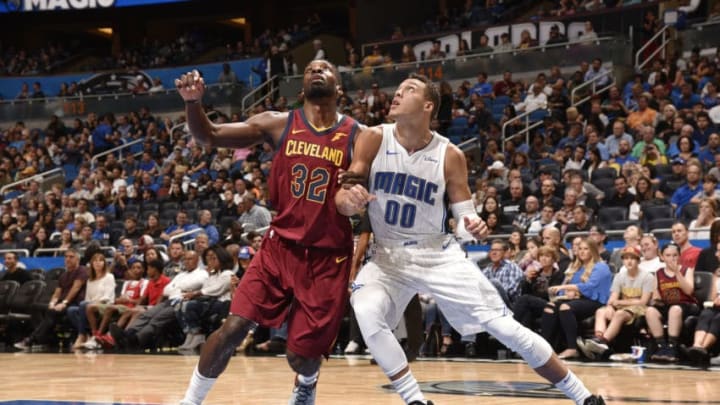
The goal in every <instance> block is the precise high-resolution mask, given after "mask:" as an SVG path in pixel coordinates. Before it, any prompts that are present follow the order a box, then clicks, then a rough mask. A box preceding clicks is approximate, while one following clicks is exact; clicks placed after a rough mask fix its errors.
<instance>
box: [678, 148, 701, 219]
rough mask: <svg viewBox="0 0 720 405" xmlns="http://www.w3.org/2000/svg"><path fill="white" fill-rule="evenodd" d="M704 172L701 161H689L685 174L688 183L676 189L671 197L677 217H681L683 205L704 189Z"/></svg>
mask: <svg viewBox="0 0 720 405" xmlns="http://www.w3.org/2000/svg"><path fill="white" fill-rule="evenodd" d="M702 173H703V171H702V166H701V165H700V163H699V162H697V161H691V162H690V163H688V165H687V171H686V175H685V179H686V183H685V184H683V185H682V186H680V187H679V188H678V189H677V190H675V192H674V193H673V195H672V198H671V199H670V204H671V205H672V207H673V209H674V210H675V217H676V218H679V217H680V213H681V212H682V209H683V207H684V206H685V205H687V204H688V203H689V202H690V200H691V199H692V198H693V197H694V196H695V195H696V194H697V193H698V192H700V191H701V190H702V184H700V179H701V178H702Z"/></svg>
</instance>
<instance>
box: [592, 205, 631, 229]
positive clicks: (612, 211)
mask: <svg viewBox="0 0 720 405" xmlns="http://www.w3.org/2000/svg"><path fill="white" fill-rule="evenodd" d="M627 213H628V210H627V208H625V207H602V208H600V209H599V210H598V222H599V223H600V224H601V225H603V226H605V227H606V228H608V227H609V226H610V225H611V224H612V223H613V222H615V221H624V220H626V219H627Z"/></svg>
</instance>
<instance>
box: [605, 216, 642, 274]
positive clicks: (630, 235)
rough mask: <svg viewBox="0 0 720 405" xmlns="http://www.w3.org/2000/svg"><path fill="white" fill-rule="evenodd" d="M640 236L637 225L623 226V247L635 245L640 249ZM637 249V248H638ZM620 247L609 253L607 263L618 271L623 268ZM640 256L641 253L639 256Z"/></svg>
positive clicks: (640, 232)
mask: <svg viewBox="0 0 720 405" xmlns="http://www.w3.org/2000/svg"><path fill="white" fill-rule="evenodd" d="M641 236H642V231H640V228H639V227H638V226H637V225H630V226H628V227H627V228H625V231H624V232H623V241H624V242H625V246H624V247H626V248H627V247H637V248H638V249H640V237H641ZM638 251H639V250H638ZM621 255H622V249H614V250H613V251H612V253H611V254H610V261H609V262H608V264H609V265H610V266H611V267H612V268H614V269H619V270H618V271H622V270H623V263H622V257H621ZM640 257H641V258H642V255H641V256H640Z"/></svg>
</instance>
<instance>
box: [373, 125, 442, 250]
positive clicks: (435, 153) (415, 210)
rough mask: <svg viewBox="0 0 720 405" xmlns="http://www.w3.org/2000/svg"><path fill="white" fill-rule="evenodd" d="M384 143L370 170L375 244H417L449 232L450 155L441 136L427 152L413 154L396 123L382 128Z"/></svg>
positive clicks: (435, 135) (432, 142) (428, 147)
mask: <svg viewBox="0 0 720 405" xmlns="http://www.w3.org/2000/svg"><path fill="white" fill-rule="evenodd" d="M382 129H383V140H382V144H381V146H380V149H379V150H378V153H377V155H376V156H375V160H374V161H373V163H372V167H371V168H370V178H369V184H368V185H369V191H370V193H372V194H374V195H375V196H377V200H374V201H372V202H370V204H369V205H368V210H369V214H370V222H371V224H372V230H373V234H374V236H375V239H376V240H383V239H384V240H400V239H410V240H409V241H408V243H412V241H417V240H423V239H429V238H437V237H438V236H440V235H443V234H445V233H446V230H445V220H446V218H445V216H446V213H447V207H446V204H445V172H444V167H445V151H446V149H447V145H448V140H447V138H444V137H442V136H440V135H438V134H437V133H436V132H433V139H432V140H431V141H430V143H429V144H428V145H427V146H426V147H425V148H423V149H421V150H418V151H416V152H415V153H413V154H409V153H408V151H407V150H406V149H405V148H404V147H403V146H402V145H400V143H398V141H397V139H395V135H394V132H395V124H385V125H383V126H382Z"/></svg>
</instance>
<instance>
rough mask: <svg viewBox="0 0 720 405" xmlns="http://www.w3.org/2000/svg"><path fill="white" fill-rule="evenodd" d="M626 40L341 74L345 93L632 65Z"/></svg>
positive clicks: (287, 80)
mask: <svg viewBox="0 0 720 405" xmlns="http://www.w3.org/2000/svg"><path fill="white" fill-rule="evenodd" d="M627 44H628V41H627V39H625V38H623V37H620V36H618V37H601V38H598V39H597V40H596V41H593V42H592V43H587V42H582V41H572V42H566V43H562V44H551V45H542V46H537V47H533V48H527V49H512V50H505V51H497V52H486V53H473V54H468V55H464V56H456V57H447V58H445V59H442V60H426V61H416V62H410V63H397V64H395V63H393V64H386V65H380V66H375V67H372V68H369V67H366V68H358V69H350V70H345V71H341V72H340V77H341V81H342V86H343V88H344V90H345V91H356V90H359V89H368V88H369V87H370V85H371V84H372V83H378V84H379V85H380V87H390V86H396V85H397V84H398V83H400V82H402V81H403V80H405V79H406V78H407V76H408V74H409V73H411V72H420V73H423V74H425V75H426V76H428V77H432V79H433V80H446V81H449V80H459V79H467V78H469V77H473V78H474V77H476V76H477V73H478V72H482V71H485V72H503V71H505V70H510V71H513V72H531V71H536V70H537V71H540V70H546V69H547V64H548V61H552V62H553V63H554V64H557V65H559V66H576V65H579V64H580V63H581V62H582V61H587V60H590V59H592V58H593V57H600V58H602V59H603V60H605V61H611V62H613V63H617V64H628V63H632V57H633V55H632V51H631V49H630V47H628V46H627ZM279 87H280V95H282V96H286V97H295V96H296V95H297V93H298V91H300V90H302V76H301V75H295V76H286V77H284V78H282V79H281V80H280V84H279Z"/></svg>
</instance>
